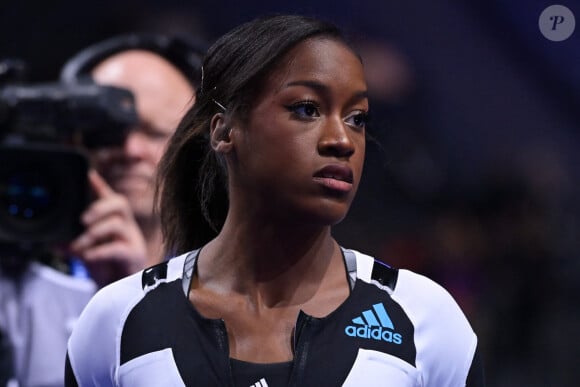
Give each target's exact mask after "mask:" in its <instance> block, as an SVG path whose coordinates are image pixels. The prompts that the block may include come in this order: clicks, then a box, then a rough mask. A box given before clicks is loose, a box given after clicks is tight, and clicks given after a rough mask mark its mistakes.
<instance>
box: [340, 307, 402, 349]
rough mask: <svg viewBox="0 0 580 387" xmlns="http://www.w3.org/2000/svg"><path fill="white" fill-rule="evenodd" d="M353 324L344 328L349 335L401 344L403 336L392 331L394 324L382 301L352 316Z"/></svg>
mask: <svg viewBox="0 0 580 387" xmlns="http://www.w3.org/2000/svg"><path fill="white" fill-rule="evenodd" d="M352 322H353V324H355V325H349V326H347V327H346V328H345V329H344V333H346V335H347V336H350V337H362V338H364V339H372V340H382V341H386V342H388V343H394V344H401V343H402V342H403V336H401V334H400V333H396V332H394V330H395V326H394V325H393V322H392V321H391V318H390V317H389V314H388V313H387V310H386V309H385V306H384V305H383V304H382V303H379V304H374V305H373V309H372V310H371V309H369V310H365V311H364V312H362V316H361V317H357V318H353V319H352Z"/></svg>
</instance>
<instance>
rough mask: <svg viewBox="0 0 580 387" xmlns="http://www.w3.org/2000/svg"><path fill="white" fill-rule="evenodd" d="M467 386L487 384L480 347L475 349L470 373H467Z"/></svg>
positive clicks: (475, 386)
mask: <svg viewBox="0 0 580 387" xmlns="http://www.w3.org/2000/svg"><path fill="white" fill-rule="evenodd" d="M465 385H466V387H484V386H485V372H484V369H483V360H482V358H481V355H480V354H479V349H478V348H476V349H475V354H474V355H473V360H472V361H471V367H470V368H469V374H468V375H467V382H466V384H465Z"/></svg>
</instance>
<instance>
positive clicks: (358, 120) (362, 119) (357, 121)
mask: <svg viewBox="0 0 580 387" xmlns="http://www.w3.org/2000/svg"><path fill="white" fill-rule="evenodd" d="M368 120H369V115H368V113H366V112H362V111H359V112H356V113H354V114H351V115H350V116H348V117H346V119H345V120H344V121H345V122H346V123H347V124H348V125H350V126H353V127H356V128H365V127H366V126H367V122H368Z"/></svg>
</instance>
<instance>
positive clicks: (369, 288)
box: [291, 280, 417, 386]
mask: <svg viewBox="0 0 580 387" xmlns="http://www.w3.org/2000/svg"><path fill="white" fill-rule="evenodd" d="M379 303H381V304H383V306H384V307H385V309H386V311H387V313H388V315H389V317H390V319H391V321H392V323H393V326H394V330H390V329H385V328H383V331H390V332H393V333H397V334H399V335H401V338H402V340H401V344H396V343H394V342H387V341H384V340H380V339H379V340H377V339H373V338H369V337H353V336H349V335H347V334H346V329H347V327H348V326H356V327H357V328H359V327H361V326H360V325H355V324H353V321H352V320H353V319H355V318H357V317H361V316H362V312H364V311H368V310H372V308H373V305H374V304H379ZM297 329H298V330H297V332H298V333H299V338H298V342H299V344H300V345H303V346H304V347H305V348H301V347H298V348H297V352H296V355H297V358H295V364H296V366H300V364H303V365H304V369H303V370H300V371H301V372H300V373H301V375H300V377H299V378H297V379H292V380H291V381H292V383H291V384H292V385H296V386H304V385H308V386H340V385H342V384H343V382H344V380H345V379H346V377H347V375H348V372H350V369H351V367H352V365H353V362H354V360H355V358H356V356H357V354H358V350H359V348H364V349H369V350H376V351H380V352H383V353H388V354H391V355H392V356H396V357H398V358H400V359H402V360H404V361H405V362H407V363H409V364H410V365H412V366H413V367H415V366H416V355H417V350H416V347H415V342H414V335H415V328H414V326H413V324H412V323H411V320H410V319H409V317H408V316H407V314H406V313H405V311H404V310H403V309H402V308H401V306H400V305H399V304H397V303H396V302H395V301H394V300H392V299H391V297H390V295H389V294H388V293H387V292H385V291H384V290H381V289H379V288H378V287H376V286H375V285H372V284H368V283H366V282H364V281H361V280H357V281H356V284H355V287H354V289H353V292H352V293H351V295H350V297H349V298H348V299H347V300H346V301H345V303H343V304H342V305H341V306H339V308H338V309H336V310H335V311H334V312H333V313H331V314H330V315H329V316H328V317H326V318H321V319H318V318H313V317H310V316H301V318H300V319H299V321H298V326H297ZM375 329H376V328H375ZM302 356H305V357H306V358H305V359H303V358H302ZM321 370H327V371H325V372H321ZM302 371H303V372H302ZM294 376H297V375H294Z"/></svg>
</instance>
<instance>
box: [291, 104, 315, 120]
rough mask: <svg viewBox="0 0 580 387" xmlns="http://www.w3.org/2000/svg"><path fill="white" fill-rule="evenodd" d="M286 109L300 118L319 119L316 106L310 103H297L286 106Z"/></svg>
mask: <svg viewBox="0 0 580 387" xmlns="http://www.w3.org/2000/svg"><path fill="white" fill-rule="evenodd" d="M287 109H288V110H290V111H291V112H292V113H294V114H296V115H297V116H298V117H300V118H312V117H320V112H319V111H318V106H317V105H316V104H315V103H314V102H311V101H302V102H297V103H295V104H293V105H290V106H288V107H287Z"/></svg>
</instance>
